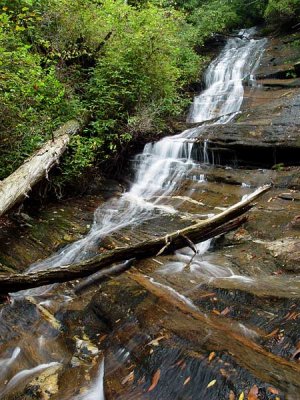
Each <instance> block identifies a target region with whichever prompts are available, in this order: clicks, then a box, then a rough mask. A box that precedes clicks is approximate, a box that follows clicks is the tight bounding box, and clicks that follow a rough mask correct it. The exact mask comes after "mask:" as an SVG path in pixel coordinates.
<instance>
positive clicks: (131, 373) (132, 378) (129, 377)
mask: <svg viewBox="0 0 300 400" xmlns="http://www.w3.org/2000/svg"><path fill="white" fill-rule="evenodd" d="M133 380H134V371H132V372H130V374H129V375H127V376H126V377H125V378H124V379H123V380H122V382H121V383H122V385H125V384H126V383H127V382H132V381H133Z"/></svg>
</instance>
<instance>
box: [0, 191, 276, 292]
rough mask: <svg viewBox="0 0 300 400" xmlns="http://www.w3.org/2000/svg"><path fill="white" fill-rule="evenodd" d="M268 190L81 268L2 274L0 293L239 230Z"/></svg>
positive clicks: (86, 273)
mask: <svg viewBox="0 0 300 400" xmlns="http://www.w3.org/2000/svg"><path fill="white" fill-rule="evenodd" d="M269 189H270V186H264V187H261V188H259V189H258V190H256V191H255V192H254V193H252V194H251V195H249V196H248V197H247V198H246V199H244V200H242V201H240V202H238V203H236V204H234V205H233V206H231V207H228V208H227V209H226V210H225V211H223V212H221V213H220V214H217V215H215V216H214V217H212V218H208V219H207V220H204V221H201V222H198V223H196V224H193V225H191V226H188V227H187V228H184V229H182V230H179V231H176V232H172V233H170V234H169V235H166V236H163V237H158V238H155V239H152V240H148V241H145V242H141V243H138V244H135V245H133V246H127V247H118V248H115V249H113V250H108V251H106V252H104V253H102V254H100V255H98V256H96V257H94V258H92V259H89V260H86V261H82V262H80V263H78V264H73V265H66V266H61V267H55V268H52V269H48V270H45V271H36V272H31V273H24V274H12V275H7V274H0V293H2V294H6V293H9V292H16V291H19V290H23V289H29V288H33V287H38V286H43V285H49V284H53V283H59V282H67V281H71V280H74V279H78V278H83V277H86V276H89V275H91V274H93V273H95V272H97V271H99V270H100V269H101V268H104V267H107V266H108V265H111V264H113V263H116V262H120V261H124V260H128V259H130V258H136V259H143V258H147V257H152V256H155V255H158V254H162V253H167V252H168V253H170V252H172V251H174V250H177V249H180V248H182V247H186V246H190V243H189V241H192V242H193V243H199V242H202V241H204V240H207V239H211V238H213V237H215V236H218V235H221V234H223V233H226V232H229V231H231V230H233V229H236V228H237V227H239V226H240V225H241V224H243V223H244V222H245V221H246V220H247V217H246V216H244V215H243V214H245V213H246V212H247V211H249V210H250V209H251V208H252V207H253V201H254V200H256V199H257V198H258V197H259V196H261V195H262V194H264V193H265V192H267V191H268V190H269Z"/></svg>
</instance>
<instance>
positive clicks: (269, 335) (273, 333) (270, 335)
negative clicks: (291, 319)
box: [265, 328, 279, 338]
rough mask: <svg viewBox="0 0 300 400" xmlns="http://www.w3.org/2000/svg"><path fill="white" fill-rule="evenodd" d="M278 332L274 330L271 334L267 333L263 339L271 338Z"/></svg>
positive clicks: (277, 329)
mask: <svg viewBox="0 0 300 400" xmlns="http://www.w3.org/2000/svg"><path fill="white" fill-rule="evenodd" d="M278 332H279V328H276V329H274V331H272V332H271V333H268V335H266V336H265V338H271V337H273V336H275V335H277V333H278Z"/></svg>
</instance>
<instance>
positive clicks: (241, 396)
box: [239, 392, 245, 400]
mask: <svg viewBox="0 0 300 400" xmlns="http://www.w3.org/2000/svg"><path fill="white" fill-rule="evenodd" d="M244 398H245V395H244V392H242V393H241V394H240V395H239V400H244Z"/></svg>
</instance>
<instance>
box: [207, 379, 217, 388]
mask: <svg viewBox="0 0 300 400" xmlns="http://www.w3.org/2000/svg"><path fill="white" fill-rule="evenodd" d="M216 382H217V380H216V379H214V380H213V381H211V382H209V384H208V385H207V386H206V387H207V388H210V387H212V386H214V385H215V384H216Z"/></svg>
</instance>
